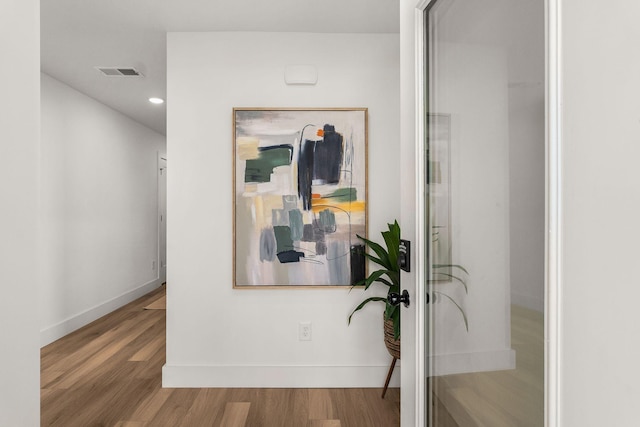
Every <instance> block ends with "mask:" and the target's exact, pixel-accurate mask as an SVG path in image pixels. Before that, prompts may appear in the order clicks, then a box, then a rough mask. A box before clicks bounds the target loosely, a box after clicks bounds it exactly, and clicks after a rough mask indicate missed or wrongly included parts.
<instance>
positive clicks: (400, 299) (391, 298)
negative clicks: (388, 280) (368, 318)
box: [387, 289, 411, 307]
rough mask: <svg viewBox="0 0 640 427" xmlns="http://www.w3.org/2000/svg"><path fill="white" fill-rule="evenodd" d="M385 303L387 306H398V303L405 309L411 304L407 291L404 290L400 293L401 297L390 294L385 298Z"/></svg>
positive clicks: (393, 293)
mask: <svg viewBox="0 0 640 427" xmlns="http://www.w3.org/2000/svg"><path fill="white" fill-rule="evenodd" d="M387 301H389V304H391V305H400V303H403V304H404V306H405V307H409V304H411V299H410V298H409V291H407V290H406V289H405V290H404V291H402V295H400V294H396V293H395V292H391V293H390V294H389V295H388V296H387Z"/></svg>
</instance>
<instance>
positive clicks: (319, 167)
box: [313, 124, 344, 184]
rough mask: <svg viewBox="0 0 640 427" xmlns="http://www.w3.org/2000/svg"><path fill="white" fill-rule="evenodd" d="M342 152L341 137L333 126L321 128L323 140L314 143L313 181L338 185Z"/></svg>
mask: <svg viewBox="0 0 640 427" xmlns="http://www.w3.org/2000/svg"><path fill="white" fill-rule="evenodd" d="M343 152H344V146H343V138H342V135H341V134H340V133H338V132H336V129H335V126H332V125H330V124H326V125H324V127H323V138H322V141H321V142H318V143H316V146H315V153H314V161H313V179H314V180H316V181H317V182H320V183H323V184H338V183H339V182H340V170H341V168H342V156H343Z"/></svg>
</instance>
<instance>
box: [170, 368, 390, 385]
mask: <svg viewBox="0 0 640 427" xmlns="http://www.w3.org/2000/svg"><path fill="white" fill-rule="evenodd" d="M388 371H389V366H387V365H385V366H259V365H249V366H239V365H219V366H211V365H208V366H185V365H168V364H167V365H164V366H163V367H162V387H196V388H216V387H221V388H256V387H258V388H382V386H383V385H384V383H383V382H382V380H383V379H384V378H386V376H387V372H388ZM399 386H400V366H399V365H397V366H396V368H395V369H394V371H393V377H392V378H391V382H390V383H389V387H399Z"/></svg>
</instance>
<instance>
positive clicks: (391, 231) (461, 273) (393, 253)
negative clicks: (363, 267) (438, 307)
mask: <svg viewBox="0 0 640 427" xmlns="http://www.w3.org/2000/svg"><path fill="white" fill-rule="evenodd" d="M387 227H388V230H387V231H383V232H382V233H381V234H382V237H383V239H384V242H385V246H386V247H383V246H382V245H380V244H378V243H376V242H373V241H371V240H369V239H366V238H364V237H362V236H358V238H359V239H361V240H362V241H363V242H364V243H365V246H366V247H368V248H370V249H371V250H372V251H373V253H374V254H375V255H373V254H370V253H367V252H364V253H363V255H364V256H365V257H366V258H367V259H369V260H371V261H372V262H373V263H375V264H377V265H379V266H380V267H381V268H380V269H378V270H375V271H373V272H371V273H370V274H369V276H367V277H366V278H365V279H363V280H361V281H359V282H357V283H356V284H355V285H354V286H362V285H364V290H365V291H366V290H367V289H369V287H370V286H371V285H373V284H374V283H376V282H377V283H381V284H383V285H384V286H386V287H387V297H388V296H389V294H390V293H396V294H399V293H400V264H399V262H398V254H399V251H400V225H398V221H394V222H393V224H387ZM436 238H437V234H436ZM431 268H432V275H433V277H434V278H436V280H434V282H436V283H437V282H438V281H439V279H442V280H447V281H449V280H450V281H451V282H458V283H460V284H462V286H463V287H464V290H465V294H468V292H469V289H468V286H467V282H466V276H468V275H469V272H468V271H467V270H466V269H465V268H464V267H463V266H461V265H459V264H434V265H432V266H431ZM351 289H353V288H351ZM387 297H379V296H374V297H369V298H367V299H365V300H364V301H362V302H361V303H360V304H359V305H358V306H357V307H356V308H355V309H354V310H353V311H352V312H351V314H350V315H349V324H351V318H352V317H353V315H354V314H355V313H356V312H357V311H360V310H362V308H364V306H366V305H367V304H369V303H370V302H373V301H376V302H383V303H384V304H385V309H384V319H385V320H389V319H392V320H393V332H394V339H396V340H397V339H399V338H400V307H399V306H394V305H391V304H390V303H389V301H388V299H387ZM438 298H445V299H447V300H449V301H451V303H453V304H454V305H455V306H456V307H457V309H458V311H459V312H460V314H461V315H462V319H463V321H464V325H465V328H466V329H467V331H468V330H469V321H468V319H467V315H466V314H465V312H464V310H463V309H462V307H461V306H460V304H458V302H457V301H456V300H455V299H454V298H453V297H451V296H449V295H447V294H446V293H444V292H442V291H440V290H436V289H431V290H427V301H428V302H430V303H434V302H436V301H437V299H438Z"/></svg>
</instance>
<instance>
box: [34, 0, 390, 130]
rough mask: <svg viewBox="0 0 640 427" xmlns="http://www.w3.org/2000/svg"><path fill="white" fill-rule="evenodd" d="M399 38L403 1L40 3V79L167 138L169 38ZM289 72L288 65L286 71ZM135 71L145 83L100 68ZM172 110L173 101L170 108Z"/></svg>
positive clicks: (54, 0) (79, 0)
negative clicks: (176, 34) (277, 34)
mask: <svg viewBox="0 0 640 427" xmlns="http://www.w3.org/2000/svg"><path fill="white" fill-rule="evenodd" d="M171 31H187V32H189V31H286V32H317V33H396V32H398V31H399V5H398V1H397V0H108V1H105V0H101V1H98V0H41V61H42V71H43V72H44V73H46V74H49V75H50V76H52V77H54V78H56V79H58V80H60V81H62V82H64V83H66V84H68V85H69V86H71V87H73V88H75V89H77V90H79V91H80V92H83V93H85V94H87V95H89V96H90V97H92V98H95V99H97V100H98V101H100V102H102V103H104V104H106V105H108V106H110V107H111V108H113V109H115V110H118V111H120V112H122V113H124V114H125V115H127V116H129V117H131V118H133V119H134V120H136V121H138V122H140V123H142V124H144V125H146V126H148V127H150V128H151V129H154V130H155V131H157V132H159V133H162V134H165V133H166V131H165V129H166V104H163V105H153V104H151V103H149V102H148V98H149V97H151V96H157V97H161V98H165V99H166V75H167V70H166V59H167V57H166V33H167V32H171ZM285 65H287V64H283V67H284V66H285ZM96 66H101V67H102V66H106V67H111V66H115V67H135V68H136V69H137V70H138V71H140V72H141V73H142V74H143V75H144V77H143V78H132V77H105V76H103V75H102V74H101V73H100V72H99V71H97V70H96V69H95V68H94V67H96ZM167 102H171V100H170V99H169V100H167Z"/></svg>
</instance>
